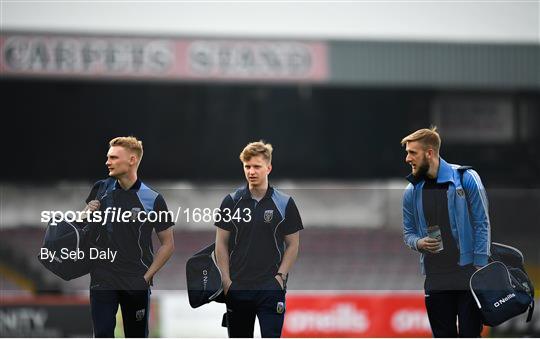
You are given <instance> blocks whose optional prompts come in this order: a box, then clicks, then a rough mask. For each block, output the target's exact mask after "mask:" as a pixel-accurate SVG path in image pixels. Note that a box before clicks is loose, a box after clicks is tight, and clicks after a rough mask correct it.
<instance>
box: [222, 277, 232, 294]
mask: <svg viewBox="0 0 540 339" xmlns="http://www.w3.org/2000/svg"><path fill="white" fill-rule="evenodd" d="M231 285H232V280H231V279H227V280H224V281H223V295H224V296H227V294H228V293H229V288H231Z"/></svg>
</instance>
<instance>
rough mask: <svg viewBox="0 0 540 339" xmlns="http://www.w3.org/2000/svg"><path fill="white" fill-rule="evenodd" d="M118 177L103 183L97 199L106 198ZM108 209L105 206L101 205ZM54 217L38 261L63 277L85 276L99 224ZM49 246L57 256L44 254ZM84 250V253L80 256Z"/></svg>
mask: <svg viewBox="0 0 540 339" xmlns="http://www.w3.org/2000/svg"><path fill="white" fill-rule="evenodd" d="M114 182H115V180H114V179H112V178H109V179H107V180H105V181H103V183H102V184H101V186H100V188H99V189H98V192H97V194H96V199H97V200H100V201H103V198H104V197H105V196H106V195H107V194H108V193H109V191H110V190H111V189H112V187H113V186H114ZM100 208H101V209H105V206H101V207H100ZM55 221H56V220H54V219H53V220H51V221H50V222H49V224H48V225H47V230H46V232H45V237H44V238H43V244H42V246H41V249H40V254H39V255H38V260H39V262H41V263H42V264H43V266H45V268H46V269H48V270H49V271H51V272H52V273H54V274H56V275H57V276H59V277H60V278H62V279H64V280H71V279H75V278H79V277H82V276H84V275H86V274H88V273H90V270H91V269H92V262H91V260H90V259H89V253H88V252H89V248H90V246H92V245H94V244H95V238H96V237H97V235H98V234H99V232H98V231H97V230H96V228H97V227H99V226H98V225H92V224H86V223H78V222H68V221H65V220H62V221H58V222H55ZM43 249H46V250H47V252H48V253H53V252H54V253H55V256H54V259H52V260H51V259H50V256H47V258H44V257H42V253H41V251H43ZM78 253H82V255H78ZM71 254H73V256H71Z"/></svg>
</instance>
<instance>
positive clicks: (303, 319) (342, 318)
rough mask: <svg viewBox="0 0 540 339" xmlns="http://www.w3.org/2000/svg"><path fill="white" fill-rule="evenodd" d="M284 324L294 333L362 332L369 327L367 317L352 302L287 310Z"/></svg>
mask: <svg viewBox="0 0 540 339" xmlns="http://www.w3.org/2000/svg"><path fill="white" fill-rule="evenodd" d="M285 321H286V326H287V329H288V331H289V332H290V333H291V334H294V333H305V332H308V333H313V332H316V333H340V332H345V333H357V334H359V335H360V334H362V333H363V332H365V331H367V329H368V328H369V317H368V315H367V313H366V312H365V311H363V310H359V309H357V308H356V307H355V305H354V304H347V303H342V304H337V305H335V306H334V307H333V308H331V309H327V310H313V311H309V310H295V311H289V314H287V317H286V318H285Z"/></svg>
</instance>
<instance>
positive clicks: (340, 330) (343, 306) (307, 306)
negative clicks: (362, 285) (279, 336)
mask: <svg viewBox="0 0 540 339" xmlns="http://www.w3.org/2000/svg"><path fill="white" fill-rule="evenodd" d="M283 336H284V337H431V336H432V334H431V329H430V326H429V320H428V318H427V313H426V309H425V305H424V295H423V294H421V293H407V294H396V293H384V294H353V293H351V294H309V295H303V294H296V295H295V294H292V295H289V296H288V297H287V313H286V316H285V324H284V327H283Z"/></svg>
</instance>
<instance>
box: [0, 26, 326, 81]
mask: <svg viewBox="0 0 540 339" xmlns="http://www.w3.org/2000/svg"><path fill="white" fill-rule="evenodd" d="M0 48H1V50H2V62H1V63H0V71H1V72H2V75H10V76H53V77H68V78H72V77H75V78H112V79H161V80H188V81H194V80H195V81H196V80H204V81H209V80H210V81H220V80H221V81H273V82H291V81H293V82H302V81H305V82H321V81H324V80H326V79H327V77H328V65H327V64H328V61H327V46H326V44H325V43H321V42H300V41H271V40H269V41H251V40H211V39H207V40H205V39H165V38H133V37H91V36H63V35H58V36H55V35H25V34H21V35H9V34H7V35H2V36H0Z"/></svg>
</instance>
